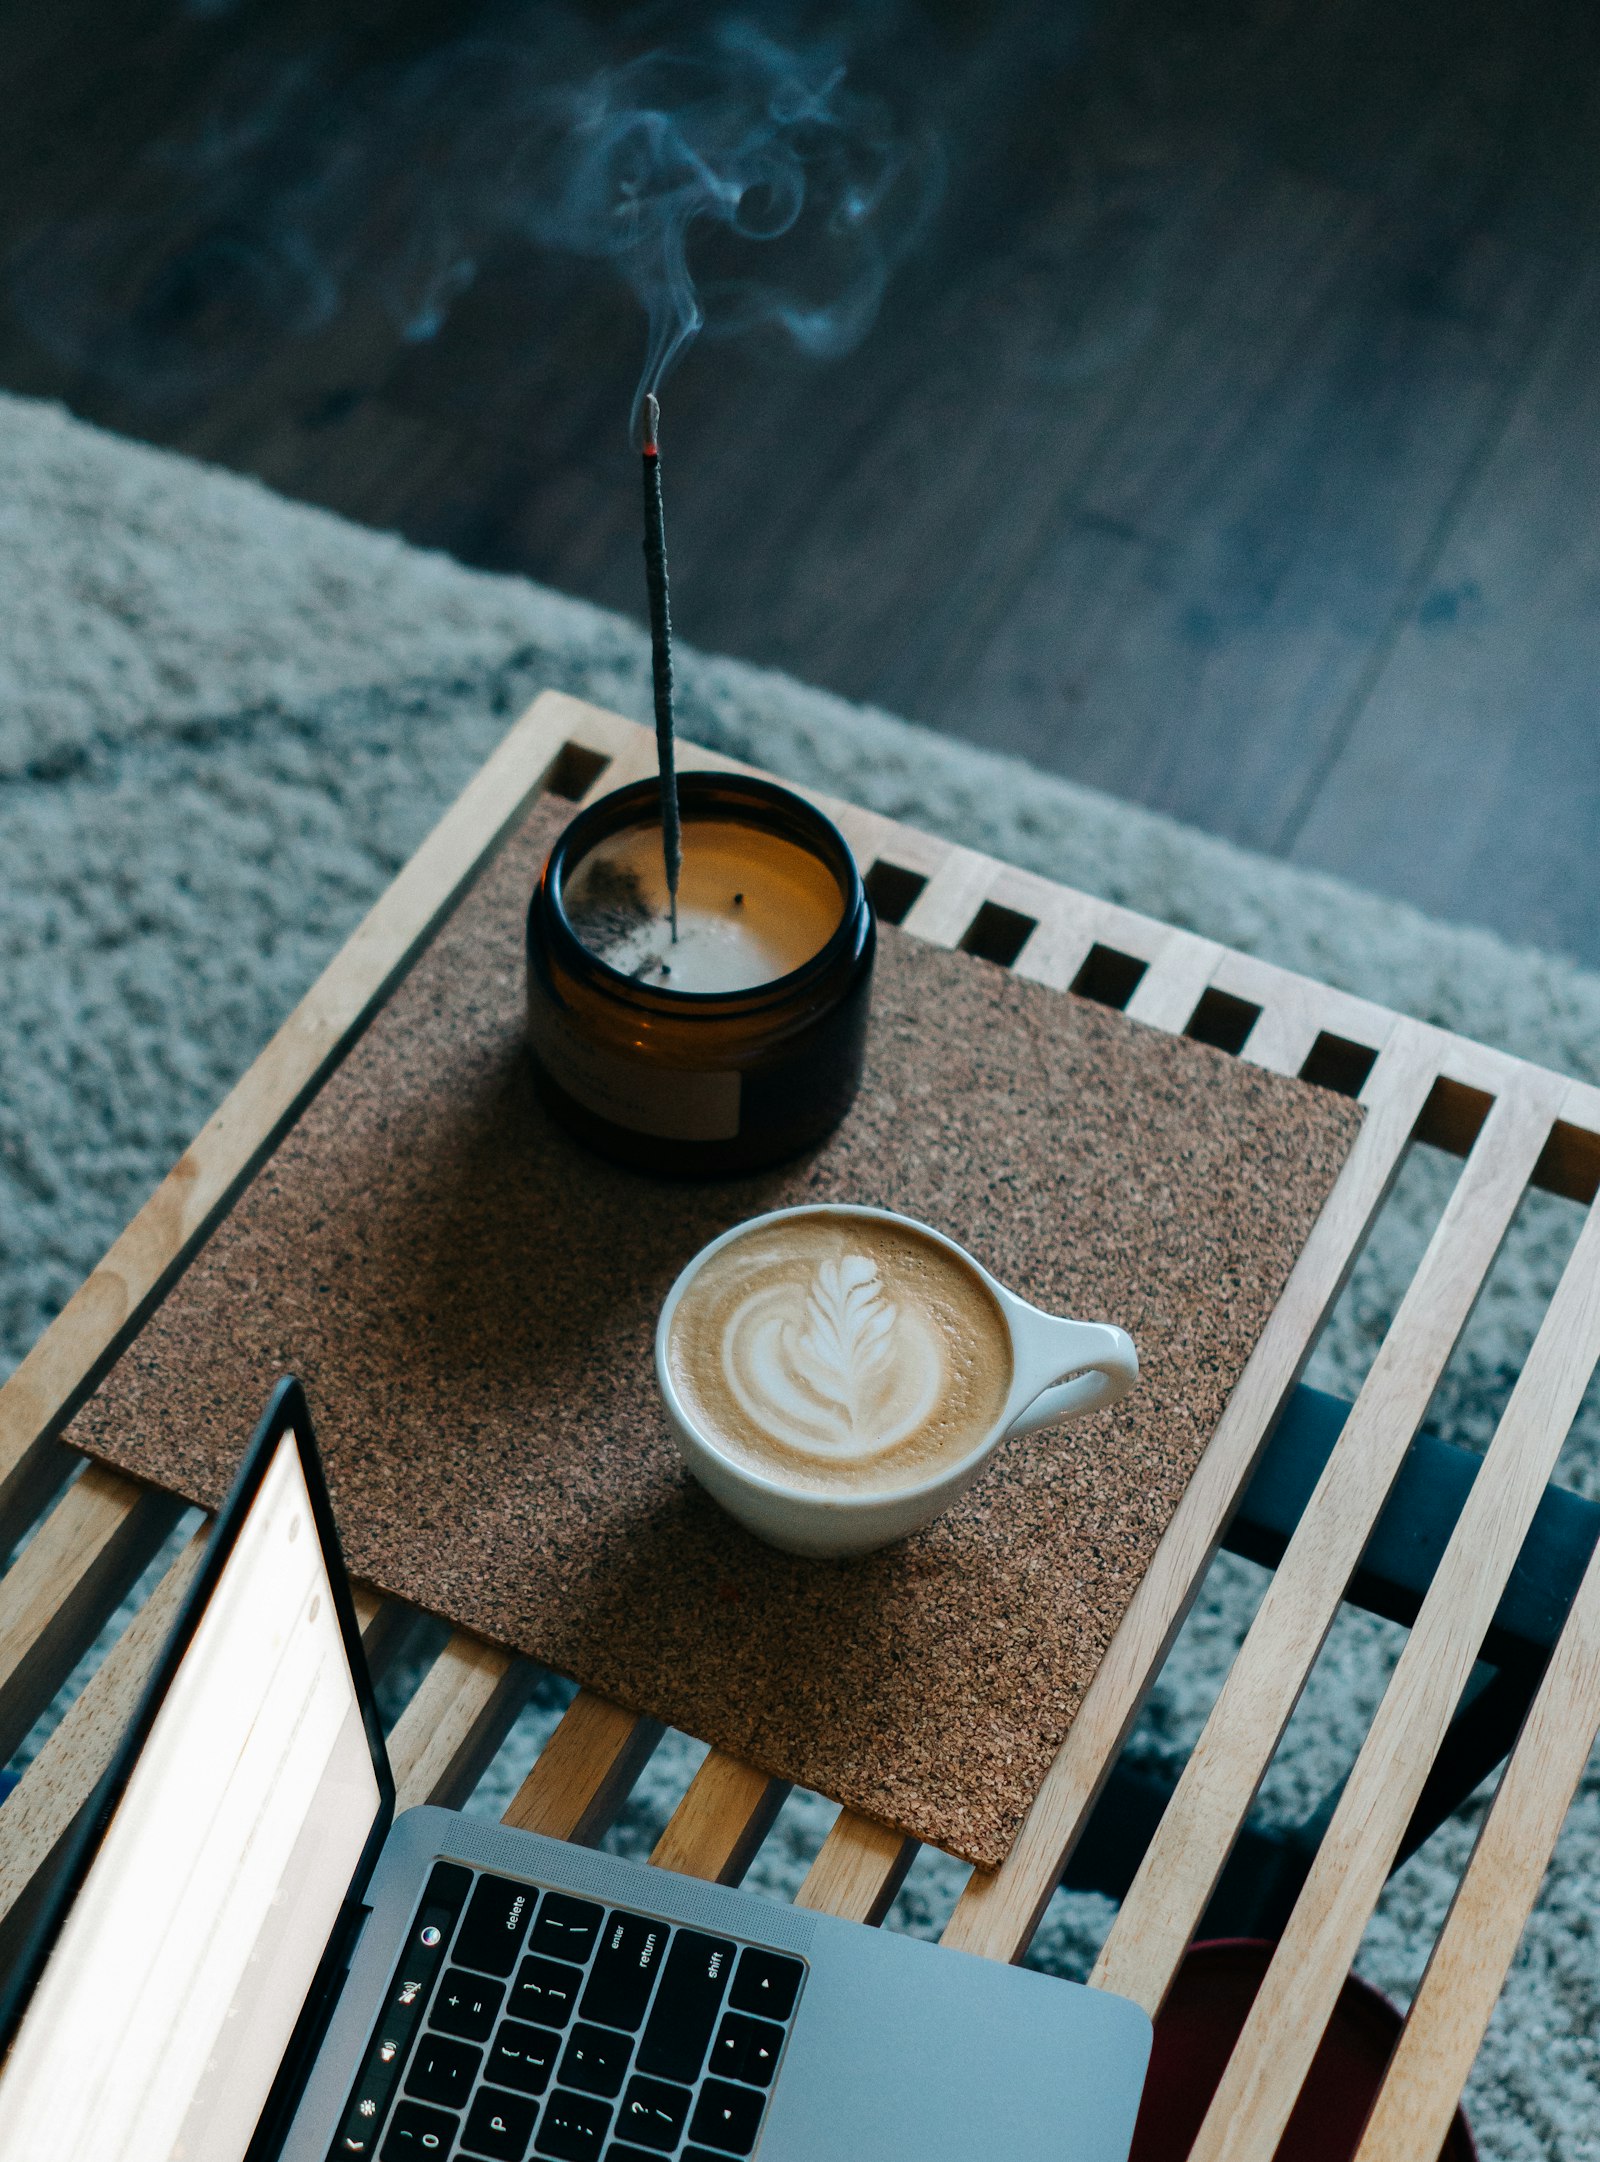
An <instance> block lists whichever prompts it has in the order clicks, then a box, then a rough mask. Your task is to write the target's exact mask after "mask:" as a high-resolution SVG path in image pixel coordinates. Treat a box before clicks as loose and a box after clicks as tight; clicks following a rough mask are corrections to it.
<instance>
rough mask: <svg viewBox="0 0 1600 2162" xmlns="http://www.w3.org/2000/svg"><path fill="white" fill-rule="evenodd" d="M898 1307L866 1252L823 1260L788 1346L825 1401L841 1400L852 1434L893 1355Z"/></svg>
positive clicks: (798, 1365)
mask: <svg viewBox="0 0 1600 2162" xmlns="http://www.w3.org/2000/svg"><path fill="white" fill-rule="evenodd" d="M894 1324H895V1310H894V1308H893V1307H892V1306H891V1305H890V1304H889V1302H888V1300H887V1299H886V1298H885V1297H884V1295H883V1286H882V1284H881V1283H880V1282H879V1281H878V1272H877V1270H876V1269H875V1268H874V1266H873V1265H872V1263H871V1262H870V1261H868V1260H867V1259H866V1257H865V1255H863V1254H846V1255H845V1256H844V1258H843V1260H842V1261H824V1262H823V1264H822V1266H821V1267H820V1268H819V1269H818V1270H817V1275H816V1281H815V1282H814V1283H813V1284H812V1286H811V1291H810V1294H809V1296H808V1297H807V1299H806V1314H805V1321H804V1324H803V1326H802V1327H801V1328H800V1330H799V1331H798V1332H797V1333H796V1334H795V1335H794V1336H792V1337H791V1339H790V1341H789V1343H788V1345H787V1347H786V1348H787V1350H788V1352H789V1357H790V1360H791V1361H792V1363H793V1365H794V1367H795V1368H796V1370H797V1371H798V1372H799V1373H800V1374H802V1375H804V1377H805V1379H806V1380H807V1381H808V1382H809V1383H810V1384H811V1387H812V1388H813V1389H815V1390H816V1392H817V1394H818V1396H820V1397H821V1398H822V1400H823V1402H824V1403H826V1404H837V1405H838V1406H839V1409H840V1410H841V1411H842V1412H843V1414H844V1416H845V1418H846V1419H847V1420H848V1421H849V1425H850V1430H851V1432H852V1433H859V1432H860V1430H861V1427H862V1425H863V1423H864V1422H863V1417H862V1414H863V1411H864V1409H865V1408H866V1405H867V1404H868V1402H869V1401H870V1396H871V1390H872V1384H873V1382H874V1381H875V1380H877V1379H880V1378H881V1377H882V1375H883V1372H884V1369H885V1368H886V1367H887V1366H888V1365H889V1363H890V1361H891V1360H892V1358H893V1356H894V1346H893V1343H892V1341H891V1339H892V1338H893V1335H894Z"/></svg>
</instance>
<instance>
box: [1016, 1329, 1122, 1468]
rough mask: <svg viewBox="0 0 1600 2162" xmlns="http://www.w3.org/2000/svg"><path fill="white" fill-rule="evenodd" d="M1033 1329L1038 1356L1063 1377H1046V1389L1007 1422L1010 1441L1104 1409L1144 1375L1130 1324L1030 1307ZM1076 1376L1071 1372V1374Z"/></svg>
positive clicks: (1031, 1330)
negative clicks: (1118, 1325) (1050, 1379)
mask: <svg viewBox="0 0 1600 2162" xmlns="http://www.w3.org/2000/svg"><path fill="white" fill-rule="evenodd" d="M1027 1319H1028V1333H1029V1334H1030V1336H1036V1338H1037V1342H1036V1346H1035V1357H1036V1358H1037V1359H1038V1360H1039V1361H1040V1363H1041V1364H1042V1365H1044V1366H1045V1368H1046V1370H1047V1371H1049V1370H1052V1369H1053V1371H1054V1372H1055V1374H1056V1375H1058V1376H1060V1377H1062V1378H1060V1379H1058V1380H1057V1381H1055V1382H1054V1383H1053V1384H1051V1383H1045V1384H1044V1385H1043V1387H1042V1393H1041V1394H1039V1395H1038V1396H1035V1397H1034V1398H1033V1400H1032V1401H1031V1402H1030V1403H1029V1404H1027V1405H1025V1406H1024V1408H1023V1409H1022V1410H1021V1411H1019V1412H1018V1414H1017V1416H1016V1417H1015V1418H1014V1419H1013V1420H1012V1422H1011V1424H1010V1425H1009V1426H1008V1427H1007V1428H1006V1438H1007V1439H1008V1440H1009V1441H1020V1440H1021V1439H1022V1438H1023V1437H1024V1436H1025V1435H1028V1434H1037V1433H1038V1432H1039V1430H1040V1428H1041V1427H1046V1426H1054V1425H1055V1423H1056V1421H1057V1420H1058V1419H1073V1418H1076V1417H1077V1416H1078V1414H1079V1413H1080V1412H1085V1411H1101V1410H1103V1409H1104V1408H1105V1406H1106V1405H1107V1404H1115V1403H1116V1402H1118V1401H1119V1399H1120V1398H1122V1397H1124V1396H1126V1395H1127V1393H1128V1391H1129V1390H1130V1389H1131V1388H1132V1387H1133V1385H1134V1383H1135V1382H1136V1381H1137V1380H1138V1378H1139V1354H1138V1353H1137V1352H1136V1351H1135V1350H1134V1348H1133V1338H1132V1337H1131V1336H1129V1335H1128V1333H1127V1331H1126V1330H1125V1329H1114V1328H1112V1327H1111V1326H1110V1324H1109V1323H1107V1322H1099V1321H1066V1320H1062V1319H1061V1318H1059V1317H1058V1316H1056V1315H1054V1314H1041V1313H1037V1312H1034V1311H1030V1312H1029V1314H1028V1317H1027ZM1069 1376H1070V1377H1071V1378H1070V1379H1069V1378H1066V1377H1069Z"/></svg>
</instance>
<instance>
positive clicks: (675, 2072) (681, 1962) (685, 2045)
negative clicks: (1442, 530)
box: [638, 1929, 733, 2086]
mask: <svg viewBox="0 0 1600 2162" xmlns="http://www.w3.org/2000/svg"><path fill="white" fill-rule="evenodd" d="M732 1971H733V1946H732V1945H731V1944H728V1943H725V1942H724V1941H723V1939H722V1938H720V1937H702V1936H700V1935H699V1934H698V1933H697V1932H696V1931H695V1930H692V1929H680V1930H679V1931H678V1934H677V1935H676V1937H674V1938H673V1940H672V1950H671V1951H670V1952H669V1953H668V1955H667V1963H666V1966H665V1968H664V1969H663V1971H662V1976H661V1989H660V1992H659V1994H658V1995H657V1997H656V2008H655V2010H654V2011H653V2012H652V2013H651V2015H650V2024H649V2026H648V2027H646V2029H645V2030H644V2040H643V2041H642V2042H641V2043H640V2045H639V2064H638V2069H639V2070H640V2071H641V2072H650V2073H653V2074H654V2075H655V2076H656V2077H657V2078H658V2079H676V2080H682V2081H683V2082H684V2084H685V2085H686V2086H693V2084H694V2082H695V2080H696V2079H697V2078H698V2076H699V2073H700V2068H701V2067H702V2065H703V2064H704V2063H705V2061H706V2051H707V2050H708V2049H709V2048H710V2046H711V2030H712V2028H713V2027H715V2025H716V2023H717V2013H718V2012H719V2011H720V2010H721V2008H722V1999H723V1993H724V1992H725V1991H726V1989H727V1987H728V1976H729V1975H730V1973H731V1972H732Z"/></svg>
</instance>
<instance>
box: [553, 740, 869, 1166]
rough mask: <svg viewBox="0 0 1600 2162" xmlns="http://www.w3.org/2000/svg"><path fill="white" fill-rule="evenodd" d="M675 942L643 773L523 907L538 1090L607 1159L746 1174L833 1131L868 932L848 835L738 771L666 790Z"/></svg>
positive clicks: (692, 776) (574, 835)
mask: <svg viewBox="0 0 1600 2162" xmlns="http://www.w3.org/2000/svg"><path fill="white" fill-rule="evenodd" d="M678 797H679V807H680V812H681V816H682V821H683V870H682V876H681V880H680V883H679V889H678V936H677V939H676V940H674V939H673V937H672V935H671V927H670V922H669V916H668V906H667V887H666V876H665V872H664V870H663V867H662V852H661V816H660V796H659V791H658V788H657V784H656V783H655V781H653V780H648V781H636V782H634V783H633V784H632V785H631V786H629V787H626V788H619V789H616V790H614V791H613V792H612V793H611V794H610V795H608V796H602V797H601V798H600V800H599V801H598V802H597V803H594V804H591V805H590V807H589V808H588V810H586V811H580V812H579V814H578V816H577V817H576V818H575V819H574V820H573V821H572V823H571V825H570V826H568V827H567V829H566V831H565V832H564V833H563V834H562V835H561V837H560V839H559V840H558V841H557V842H556V844H555V847H554V848H553V849H552V850H551V851H550V855H549V858H548V860H547V861H546V863H545V867H544V870H543V871H542V873H541V874H540V877H539V883H538V884H537V886H536V887H535V888H534V893H533V901H532V904H531V906H530V907H529V910H528V1035H529V1042H530V1044H531V1046H532V1050H533V1057H534V1063H535V1067H536V1070H537V1073H538V1078H539V1087H540V1093H541V1094H542V1096H543V1098H544V1100H545V1102H546V1104H547V1105H548V1106H549V1108H550V1110H551V1111H552V1112H553V1113H554V1114H555V1116H556V1117H557V1118H558V1119H560V1121H561V1122H562V1124H563V1125H565V1126H567V1127H569V1128H570V1129H571V1131H572V1132H573V1133H575V1134H577V1135H579V1136H580V1137H581V1138H582V1139H583V1140H584V1141H587V1142H588V1143H589V1144H590V1145H591V1146H592V1147H594V1148H596V1149H598V1150H600V1151H601V1152H602V1153H603V1154H604V1155H607V1156H610V1157H614V1158H616V1159H617V1160H618V1161H620V1162H622V1163H627V1164H633V1165H636V1166H638V1167H639V1168H641V1169H644V1170H648V1171H656V1172H662V1173H665V1174H668V1175H672V1176H679V1177H694V1176H712V1175H715V1174H718V1173H730V1172H740V1171H753V1170H756V1169H758V1168H759V1167H760V1166H762V1165H764V1164H771V1163H777V1162H780V1161H781V1160H782V1159H783V1158H784V1157H786V1156H792V1155H794V1154H795V1153H796V1152H797V1151H798V1150H800V1149H803V1148H804V1147H806V1145H807V1144H808V1143H810V1142H812V1141H816V1140H819V1139H820V1138H821V1136H822V1135H823V1134H825V1133H827V1132H829V1131H830V1129H831V1128H833V1127H834V1126H836V1125H837V1124H838V1122H839V1120H840V1119H841V1118H843V1116H844V1114H845V1112H846V1111H847V1110H848V1109H849V1108H850V1104H851V1102H852V1100H853V1099H854V1097H855V1093H856V1089H857V1087H858V1086H859V1084H860V1080H861V1065H862V1059H863V1057H864V1055H865V1049H866V1028H867V1008H868V1003H869V999H870V995H871V985H872V963H873V955H874V952H875V949H876V943H877V935H876V930H875V926H874V923H873V915H872V904H871V902H870V901H869V899H868V898H867V893H866V889H865V887H864V886H863V885H862V882H861V877H860V873H859V872H858V871H857V869H856V865H855V858H854V857H853V856H852V855H851V853H850V850H849V847H848V845H847V844H846V842H845V839H844V836H843V835H842V834H841V833H840V832H839V829H838V828H837V827H836V826H835V825H834V824H833V823H832V821H831V820H829V819H827V818H824V817H823V815H822V813H821V812H820V811H817V810H814V809H813V808H812V806H811V805H810V804H809V803H807V802H805V801H804V799H803V798H802V797H800V796H797V795H795V794H794V793H793V792H792V791H791V790H789V789H787V788H780V787H778V786H777V784H776V783H775V782H772V781H763V780H755V779H750V778H746V777H745V776H743V775H739V774H726V773H685V774H682V775H681V776H680V777H679V783H678Z"/></svg>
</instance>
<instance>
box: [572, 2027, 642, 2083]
mask: <svg viewBox="0 0 1600 2162" xmlns="http://www.w3.org/2000/svg"><path fill="white" fill-rule="evenodd" d="M632 2055H633V2043H632V2042H631V2041H630V2040H629V2038H628V2036H627V2035H625V2034H613V2033H612V2032H611V2031H610V2029H609V2028H606V2027H590V2026H587V2025H586V2024H585V2023H584V2022H583V2021H582V2020H579V2022H578V2024H577V2026H576V2027H574V2028H573V2030H572V2032H571V2034H569V2035H568V2036H567V2046H566V2048H565V2050H564V2051H563V2052H562V2056H561V2081H562V2085H563V2086H566V2087H577V2088H579V2089H581V2091H582V2092H583V2093H584V2094H603V2095H604V2096H605V2097H606V2099H607V2101H609V2100H610V2099H611V2098H612V2096H613V2095H619V2094H621V2092H622V2082H623V2081H624V2079H626V2078H627V2076H628V2059H629V2058H630V2057H631V2056H632Z"/></svg>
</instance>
